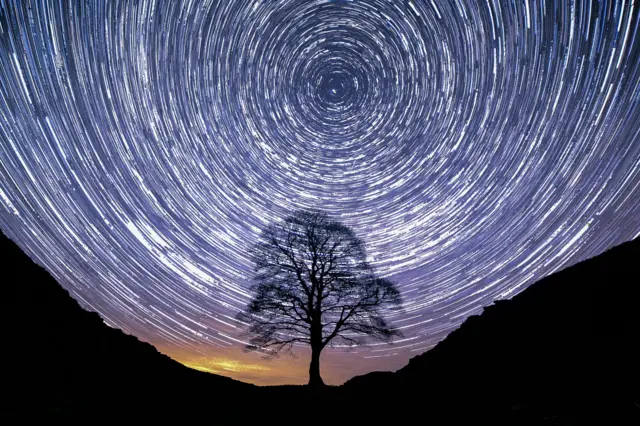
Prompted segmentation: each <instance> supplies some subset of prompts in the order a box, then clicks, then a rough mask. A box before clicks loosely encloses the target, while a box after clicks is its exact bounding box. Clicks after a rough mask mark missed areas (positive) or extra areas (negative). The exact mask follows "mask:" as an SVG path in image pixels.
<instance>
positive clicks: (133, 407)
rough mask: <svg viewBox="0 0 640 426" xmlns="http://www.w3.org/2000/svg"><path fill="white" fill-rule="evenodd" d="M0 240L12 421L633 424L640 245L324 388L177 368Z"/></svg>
mask: <svg viewBox="0 0 640 426" xmlns="http://www.w3.org/2000/svg"><path fill="white" fill-rule="evenodd" d="M1 242H2V244H1V246H2V257H1V258H2V269H3V279H2V283H3V290H4V295H3V318H4V321H3V329H4V333H5V338H4V339H3V340H4V344H3V347H4V348H5V349H4V352H5V354H7V355H8V358H5V364H4V372H3V380H2V383H3V388H4V389H5V391H6V392H5V395H8V400H5V402H6V405H7V407H8V412H9V413H10V414H11V415H13V416H20V417H21V418H26V417H29V416H34V415H37V416H40V415H48V416H54V417H55V416H60V417H62V418H78V419H85V420H86V419H92V420H95V419H104V418H108V417H114V418H116V417H120V416H122V415H125V414H126V415H129V416H132V417H135V418H138V417H140V418H144V419H147V420H148V419H166V418H167V416H180V417H181V418H185V417H191V416H194V417H202V418H203V419H207V418H209V419H210V420H211V413H212V412H213V411H215V412H216V415H215V421H209V422H208V423H213V424H218V423H217V422H223V424H226V423H224V422H225V419H228V422H233V423H239V422H240V421H241V420H260V421H261V422H263V423H294V422H295V423H300V422H302V423H322V422H327V421H329V420H333V421H340V422H347V421H350V422H353V423H355V424H358V423H360V422H364V421H366V420H372V419H373V420H376V421H379V422H382V421H383V419H387V418H389V419H393V420H395V421H400V422H404V421H406V422H409V421H410V420H411V421H412V424H417V423H420V424H452V423H456V422H459V421H462V420H464V419H473V420H476V421H478V422H480V423H482V422H483V421H486V422H488V424H585V423H586V422H592V423H593V422H596V423H594V424H638V423H637V422H638V421H639V420H640V395H639V390H638V383H640V368H639V367H638V362H637V360H638V359H640V353H639V351H638V347H640V345H639V343H640V338H639V336H640V326H639V324H640V322H639V313H640V309H639V306H638V305H639V304H638V300H639V299H638V293H639V292H638V261H639V260H640V241H639V240H638V239H636V240H634V241H632V242H628V243H625V244H622V245H620V246H618V247H615V248H613V249H611V250H609V251H607V252H606V253H604V254H601V255H600V256H597V257H594V258H592V259H590V260H587V261H585V262H582V263H579V264H577V265H574V266H572V267H569V268H567V269H565V270H563V271H561V272H558V273H555V274H553V275H551V276H549V277H547V278H544V279H542V280H540V281H539V282H537V283H535V284H533V285H532V286H530V287H529V288H527V289H526V290H524V291H523V292H522V293H520V294H518V295H517V296H515V297H514V298H513V299H511V300H509V301H497V302H495V303H494V304H493V305H491V306H489V307H487V308H485V310H484V312H483V313H482V314H481V315H479V316H472V317H470V318H468V319H467V320H466V321H465V322H464V323H463V325H462V326H461V327H460V328H459V329H457V330H456V331H454V332H452V333H451V334H450V335H449V336H448V337H447V338H446V339H445V340H443V341H442V342H441V343H439V344H438V345H437V346H436V347H435V348H433V349H432V350H430V351H428V352H426V353H424V354H422V355H419V356H416V357H415V358H413V359H412V360H411V361H410V362H409V364H408V365H407V366H406V367H404V368H402V369H400V370H399V371H397V372H395V373H391V372H374V373H371V374H367V375H364V376H359V377H355V378H353V379H351V380H349V381H348V382H347V383H345V384H344V385H343V386H339V387H325V388H323V389H320V390H312V389H310V388H308V387H305V386H280V387H258V386H254V385H249V384H245V383H241V382H238V381H236V380H232V379H229V378H226V377H221V376H216V375H213V374H207V373H202V372H198V371H195V370H192V369H189V368H187V367H184V366H182V365H181V364H179V363H177V362H175V361H173V360H171V359H170V358H168V357H166V356H164V355H162V354H160V353H159V352H158V351H157V350H156V349H155V348H154V347H153V346H151V345H149V344H147V343H143V342H141V341H139V340H138V339H137V338H135V337H133V336H129V335H126V334H124V333H123V332H121V331H119V330H116V329H113V328H110V327H108V326H107V325H106V324H104V322H103V321H102V320H101V318H100V317H99V316H98V314H96V313H90V312H87V311H85V310H83V309H82V308H80V306H79V305H78V303H77V302H76V301H75V300H73V299H72V298H71V297H70V296H69V295H68V293H67V292H66V291H65V290H63V289H62V288H61V287H60V286H59V285H58V284H57V283H56V282H55V281H54V279H53V278H52V277H51V276H50V275H49V274H48V273H47V272H46V271H45V270H44V269H42V268H41V267H39V266H38V265H36V264H35V263H33V262H32V261H31V260H30V259H29V257H28V256H27V255H25V254H24V253H23V252H22V251H21V250H20V248H19V247H18V246H17V245H15V244H14V243H13V242H11V241H10V240H9V239H8V238H6V237H5V236H2V240H1ZM5 398H6V397H5ZM187 408H188V409H187ZM301 416H304V417H301ZM129 418H131V417H129ZM221 419H222V420H221Z"/></svg>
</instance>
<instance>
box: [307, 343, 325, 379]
mask: <svg viewBox="0 0 640 426" xmlns="http://www.w3.org/2000/svg"><path fill="white" fill-rule="evenodd" d="M320 351H321V349H318V348H314V347H312V348H311V364H310V365H309V386H314V387H317V386H324V382H323V381H322V377H320Z"/></svg>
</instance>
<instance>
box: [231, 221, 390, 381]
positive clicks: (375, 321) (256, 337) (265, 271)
mask: <svg viewBox="0 0 640 426" xmlns="http://www.w3.org/2000/svg"><path fill="white" fill-rule="evenodd" d="M250 255H251V257H252V260H253V262H254V263H255V269H254V272H255V276H254V279H255V282H256V284H255V285H253V286H252V288H251V290H252V291H253V292H254V294H255V296H254V298H253V299H252V300H251V302H250V303H249V304H248V306H247V307H246V309H245V310H244V311H242V312H241V313H240V314H238V319H239V320H240V321H242V322H244V323H246V325H247V326H248V330H247V331H248V333H249V334H251V335H252V336H253V337H252V338H251V339H250V341H249V344H248V345H247V346H246V349H247V350H255V351H260V352H262V353H264V354H265V355H266V356H267V357H272V356H276V355H277V354H278V353H279V352H280V351H281V350H283V349H288V351H289V352H290V353H291V354H293V352H292V347H293V345H294V344H306V345H309V346H310V347H311V362H310V366H309V385H312V386H313V385H323V384H324V383H323V381H322V378H321V377H320V353H321V352H322V350H323V349H324V348H325V347H327V346H328V345H329V346H332V345H333V344H335V343H336V342H341V343H343V344H346V345H348V346H355V345H361V344H365V343H366V341H367V340H368V339H376V340H382V341H387V342H390V341H391V339H392V337H393V336H396V335H400V333H399V332H398V331H397V330H395V329H393V327H392V326H391V325H390V324H388V323H387V321H386V320H385V319H384V317H383V315H382V314H383V310H384V309H385V308H390V309H394V308H398V307H399V306H400V305H401V297H400V293H399V291H398V290H397V288H396V285H395V284H394V283H393V282H391V281H389V280H387V279H383V278H379V277H377V276H376V275H375V274H374V272H373V269H372V267H371V265H370V264H369V263H368V262H367V261H366V252H365V248H364V244H363V242H362V240H360V239H359V238H357V237H356V236H355V234H354V232H353V230H352V229H350V228H349V227H347V226H345V225H343V224H341V223H339V222H337V221H335V220H333V219H331V218H329V217H328V216H327V215H326V214H324V213H321V212H318V211H298V212H296V213H294V214H293V215H291V216H289V217H287V218H286V219H285V220H284V221H283V222H281V223H277V224H271V225H269V226H268V227H266V228H265V229H264V230H263V231H262V233H261V236H260V240H259V242H258V243H257V244H256V245H255V246H253V247H252V249H251V251H250Z"/></svg>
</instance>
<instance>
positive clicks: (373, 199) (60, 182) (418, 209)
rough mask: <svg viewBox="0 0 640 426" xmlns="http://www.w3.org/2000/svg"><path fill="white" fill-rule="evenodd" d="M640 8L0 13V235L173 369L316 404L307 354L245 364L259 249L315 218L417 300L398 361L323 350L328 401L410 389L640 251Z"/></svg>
mask: <svg viewBox="0 0 640 426" xmlns="http://www.w3.org/2000/svg"><path fill="white" fill-rule="evenodd" d="M639 9H640V4H637V1H635V0H626V1H625V0H618V1H605V0H603V1H555V2H554V1H545V0H510V1H502V0H484V1H479V0H413V1H407V0H362V1H359V0H353V1H345V0H342V1H328V0H316V1H306V0H262V1H260V0H251V1H244V0H239V1H236V0H208V1H176V0H121V1H115V0H109V1H107V0H92V1H77V2H76V1H71V2H66V1H62V0H60V1H26V0H0V229H2V231H3V232H4V233H6V234H7V235H8V236H9V237H10V238H12V239H14V240H15V241H16V242H17V243H18V244H19V245H20V246H21V247H22V248H23V249H24V250H25V251H26V252H27V253H28V254H29V255H31V256H32V257H33V258H34V259H35V260H36V261H37V262H38V263H40V264H41V265H43V266H44V267H46V269H47V270H49V271H50V272H51V273H52V275H53V276H54V277H55V278H57V279H58V281H59V282H60V283H61V284H62V285H63V286H64V287H65V288H66V289H68V290H69V291H70V292H71V293H72V295H73V296H74V297H75V298H76V299H77V300H78V301H79V302H80V303H81V305H82V306H84V307H86V308H88V309H91V310H95V311H97V312H99V313H100V314H101V315H102V317H103V318H104V321H105V323H107V324H108V325H110V326H112V327H117V328H121V329H123V330H124V331H126V332H128V333H131V334H134V335H136V336H138V337H139V338H141V339H142V340H145V341H148V342H151V343H153V344H155V345H156V346H157V347H158V348H159V349H160V350H161V351H162V352H164V353H167V354H169V355H170V356H172V357H174V358H176V359H178V360H179V361H181V362H183V363H185V364H187V365H190V366H193V367H196V368H199V369H202V370H206V371H212V372H217V373H220V374H224V375H228V376H232V377H235V378H239V379H242V380H246V381H250V382H253V383H259V384H274V383H275V384H280V383H306V382H307V380H308V377H307V369H308V358H307V356H308V354H307V353H306V352H305V351H304V350H301V351H300V355H301V356H300V357H299V358H297V359H291V358H288V357H286V356H285V357H283V358H280V359H276V360H274V361H264V360H262V358H261V357H260V356H259V355H256V354H247V353H243V351H242V347H243V340H244V338H243V337H242V336H241V332H242V328H241V327H240V324H239V323H238V322H237V321H236V320H235V319H234V317H235V315H236V313H237V312H238V311H239V310H240V309H242V308H243V307H244V306H245V305H246V304H247V302H248V301H249V299H250V296H251V295H250V294H249V292H248V287H249V286H250V284H251V269H252V264H251V263H250V262H249V259H248V251H247V250H248V248H249V247H250V246H251V245H252V244H253V243H254V242H256V241H257V237H258V233H259V229H260V228H261V227H263V226H264V225H266V224H268V223H270V222H271V221H274V220H277V219H281V218H283V217H285V216H287V215H288V214H289V213H290V212H291V211H292V210H293V209H298V208H319V209H321V210H324V211H326V212H327V213H329V214H330V215H332V216H333V217H335V218H336V219H339V220H342V221H343V222H344V223H346V224H348V225H350V226H352V227H353V228H354V229H355V231H356V233H357V234H358V235H359V236H361V237H362V238H363V239H364V240H365V242H366V244H367V246H368V249H369V250H368V254H369V256H370V260H371V262H372V264H373V266H374V267H375V268H376V269H377V271H378V272H379V273H380V274H381V275H382V276H384V277H388V278H392V279H393V280H395V281H396V282H397V283H398V285H399V289H400V290H401V291H402V294H403V297H404V299H405V301H406V303H405V310H404V312H403V313H401V314H396V315H394V316H392V318H391V320H392V322H393V323H394V324H396V325H397V326H399V327H400V328H401V329H402V332H403V333H404V337H403V338H402V339H399V340H398V341H396V343H394V344H393V345H390V346H389V345H384V344H377V345H375V346H372V347H370V348H359V349H357V350H355V351H351V352H346V351H345V350H343V349H340V348H337V349H330V350H327V351H325V352H326V353H325V354H324V355H323V359H322V363H323V377H324V378H325V381H326V382H328V383H332V384H338V383H342V382H343V381H345V380H347V379H348V378H350V377H352V376H354V375H356V374H363V373H366V372H368V371H371V370H377V369H387V370H389V369H397V368H399V367H401V366H403V365H404V364H405V363H406V362H407V360H408V359H409V358H410V357H413V356H415V355H418V354H420V353H422V352H424V351H425V350H427V349H429V348H431V347H433V346H434V345H435V344H436V343H437V342H438V341H439V340H441V339H442V338H444V337H445V336H446V335H447V334H448V333H449V332H451V331H452V330H453V329H455V328H456V327H457V326H459V325H460V324H461V322H462V321H463V320H464V319H465V318H466V317H467V316H469V315H471V314H477V313H479V312H480V311H481V310H482V307H483V306H487V305H489V304H491V303H492V301H493V300H495V299H503V298H509V297H512V296H514V295H515V294H517V293H518V292H520V291H522V290H523V289H524V288H526V286H527V285H529V284H531V283H533V282H534V281H536V280H537V279H540V278H541V277H543V276H545V275H548V274H550V273H552V272H554V271H557V270H559V269H561V268H563V267H566V266H568V265H570V264H573V263H576V262H578V261H580V260H583V259H586V258H589V257H591V256H594V255H596V254H598V253H600V252H602V251H604V250H605V249H607V248H609V247H612V246H615V245H617V244H620V243H622V242H624V241H627V240H630V239H632V238H634V237H637V236H638V235H640V30H639V27H640V19H639V16H638V10H639ZM24 306H25V312H28V309H29V301H28V300H26V301H24ZM31 332H32V333H33V338H34V339H37V338H38V330H32V331H31Z"/></svg>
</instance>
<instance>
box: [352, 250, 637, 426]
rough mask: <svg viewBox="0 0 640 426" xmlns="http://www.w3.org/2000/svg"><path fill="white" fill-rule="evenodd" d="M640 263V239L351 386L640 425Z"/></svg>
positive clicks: (469, 409) (479, 408)
mask: <svg viewBox="0 0 640 426" xmlns="http://www.w3.org/2000/svg"><path fill="white" fill-rule="evenodd" d="M639 262H640V240H638V239H636V240H634V241H632V242H628V243H625V244H622V245H620V246H618V247H615V248H613V249H611V250H609V251H607V252H605V253H603V254H601V255H600V256H596V257H594V258H592V259H589V260H587V261H584V262H582V263H579V264H577V265H574V266H572V267H569V268H567V269H565V270H562V271H560V272H558V273H555V274H553V275H551V276H549V277H546V278H544V279H542V280H540V281H538V282H537V283H535V284H533V285H531V286H530V287H528V288H527V289H526V290H524V291H523V292H522V293H520V294H518V295H517V296H515V297H513V298H512V299H511V300H503V301H497V302H495V303H494V304H493V305H491V306H489V307H487V308H485V310H484V312H483V313H482V314H481V315H478V316H472V317H469V318H468V319H467V320H466V321H465V322H464V323H463V324H462V326H461V327H460V328H459V329H457V330H455V331H453V332H452V333H451V334H450V335H449V336H448V337H447V338H446V339H444V340H443V341H442V342H440V343H439V344H438V345H436V347H435V348H433V349H432V350H430V351H428V352H426V353H424V354H422V355H419V356H417V357H415V358H413V359H411V361H410V362H409V364H408V365H407V366H406V367H404V368H402V369H401V370H399V371H398V372H396V373H372V374H370V375H365V376H360V377H356V378H354V379H352V380H350V381H349V382H347V383H346V384H345V386H344V387H345V389H349V390H350V392H352V393H354V394H358V393H360V392H379V391H381V390H382V389H384V390H385V392H388V393H391V394H394V395H397V396H398V399H399V400H402V401H403V403H408V401H412V402H413V403H415V402H416V401H422V403H423V404H425V406H433V407H437V409H438V411H439V412H444V413H447V412H449V413H453V412H455V414H456V415H468V416H469V417H475V416H479V415H481V414H482V413H485V414H486V415H488V416H490V417H491V418H496V416H498V415H499V416H502V417H503V418H504V419H511V421H516V419H521V420H522V419H534V418H535V419H539V420H543V419H546V420H549V421H550V419H555V421H561V419H565V420H567V421H574V420H575V421H578V420H579V419H581V420H584V421H586V420H593V419H595V418H597V417H602V420H607V421H609V423H608V424H618V423H615V422H611V421H612V420H613V419H617V421H619V422H621V423H619V424H623V423H624V422H626V421H627V419H630V418H632V417H633V418H636V417H637V418H638V419H640V417H638V414H639V412H640V398H639V392H638V389H639V384H640V367H639V366H640V362H638V360H640V352H639V348H640V322H639V316H640V298H639V296H638V295H639V290H640V279H639V276H640V273H639V272H638V265H639ZM456 411H457V412H456ZM616 416H617V417H616ZM562 424H564V423H562ZM567 424H573V423H567ZM577 424H582V423H577ZM637 424H640V423H637Z"/></svg>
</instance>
